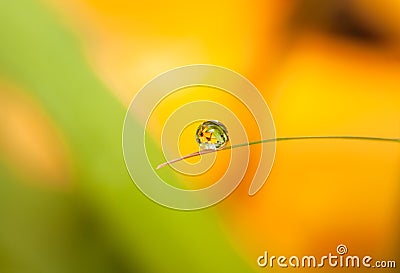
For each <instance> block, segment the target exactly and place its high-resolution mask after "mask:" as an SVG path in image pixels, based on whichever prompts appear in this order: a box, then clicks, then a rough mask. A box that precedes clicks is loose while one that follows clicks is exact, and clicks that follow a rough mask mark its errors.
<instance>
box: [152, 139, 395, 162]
mask: <svg viewBox="0 0 400 273" xmlns="http://www.w3.org/2000/svg"><path fill="white" fill-rule="evenodd" d="M307 139H340V140H368V141H386V142H398V143H400V138H383V137H364V136H298V137H277V138H270V139H262V140H257V141H251V142H246V143H240V144H235V145H231V146H227V147H224V148H222V149H218V150H201V151H198V152H194V153H191V154H187V155H185V156H182V157H179V158H175V159H173V160H170V161H167V162H164V163H162V164H160V165H158V166H157V168H156V169H157V170H158V169H161V168H163V167H165V166H167V165H170V164H173V163H175V162H178V161H181V160H184V159H187V158H191V157H196V156H199V155H203V154H209V153H215V152H218V151H223V150H229V149H236V148H240V147H245V146H251V145H256V144H262V143H268V142H277V141H289V140H307Z"/></svg>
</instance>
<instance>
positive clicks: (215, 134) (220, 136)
mask: <svg viewBox="0 0 400 273" xmlns="http://www.w3.org/2000/svg"><path fill="white" fill-rule="evenodd" d="M196 141H197V143H198V144H199V146H200V148H201V149H203V150H217V149H220V148H222V147H224V146H225V145H226V144H227V143H228V141H229V136H228V130H227V129H226V126H225V125H224V124H222V123H221V122H219V121H217V120H208V121H205V122H203V123H202V124H200V126H199V127H198V128H197V131H196Z"/></svg>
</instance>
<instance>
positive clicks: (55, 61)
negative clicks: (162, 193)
mask: <svg viewBox="0 0 400 273" xmlns="http://www.w3.org/2000/svg"><path fill="white" fill-rule="evenodd" d="M399 16H400V2H399V1H398V0H380V1H362V0H347V1H345V0H339V1H337V0H329V1H318V0H297V1H296V0H292V1H250V2H249V1H225V0H223V1H202V2H188V1H179V0H171V1H158V2H155V1H127V0H114V1H105V0H41V1H39V0H18V1H12V0H0V271H1V272H8V273H12V272H35V273H36V272H38V273H39V272H40V273H45V272H49V273H50V272H51V273H54V272H96V273H97V272H99V273H100V272H121V273H122V272H174V273H176V272H267V271H274V272H280V271H284V270H279V268H274V269H273V270H271V269H265V268H263V269H261V268H258V267H257V265H256V258H257V257H258V256H259V255H262V253H263V252H264V251H268V252H269V253H271V255H285V256H288V257H289V256H292V255H298V256H302V255H315V256H323V255H326V254H328V253H329V252H332V253H334V252H335V249H336V246H337V245H338V244H340V243H342V244H345V245H346V246H347V247H348V249H349V254H352V255H359V256H363V255H370V256H372V257H373V258H374V259H381V260H396V261H397V264H398V266H399V263H400V259H399V257H400V251H399V250H400V236H399V228H400V221H399V220H400V216H399V215H400V214H399V209H400V201H399V197H400V189H399V187H400V183H399V182H400V168H399V166H400V147H399V145H398V144H397V143H379V142H363V141H358V142H357V141H326V140H324V141H303V142H286V143H284V142H282V143H278V144H277V154H276V160H275V164H274V167H273V170H272V172H271V175H270V177H269V179H268V182H267V183H266V184H265V185H264V187H263V188H262V190H261V191H260V192H259V193H258V194H257V195H256V196H254V197H251V198H250V197H249V196H248V195H247V190H248V186H249V184H250V181H251V174H252V172H254V168H255V166H256V162H257V151H255V152H254V154H253V155H252V157H251V159H250V160H251V161H250V162H251V166H250V170H249V173H248V174H246V177H245V179H244V181H243V182H242V184H241V185H240V186H239V188H238V189H237V190H236V191H235V192H234V193H233V194H232V195H231V196H230V197H229V198H227V199H226V200H224V201H223V202H221V203H220V204H218V205H216V206H213V207H211V208H208V209H205V210H201V211H195V212H181V211H174V210H170V209H166V208H164V207H161V206H159V205H157V204H155V203H153V202H152V201H150V200H149V199H147V198H146V197H145V196H144V195H143V194H141V193H140V192H139V190H138V189H137V188H136V187H135V186H134V184H133V183H132V181H131V180H130V177H129V175H128V173H127V171H126V168H125V165H124V162H123V156H122V147H121V132H122V124H123V119H124V115H125V110H126V109H127V107H128V105H129V102H130V100H131V99H132V98H133V96H134V95H135V93H136V92H137V91H138V90H139V89H140V88H141V87H142V86H143V85H144V84H145V83H146V82H148V81H149V80H151V79H152V78H154V77H155V76H156V75H158V74H159V73H162V72H164V71H166V70H168V69H172V68H175V67H177V66H181V65H186V64H193V63H209V64H215V65H221V66H225V67H228V68H230V69H233V70H235V71H237V72H239V73H241V74H242V75H244V76H245V77H247V78H248V79H249V80H251V81H252V82H253V83H254V84H255V85H256V86H257V87H258V89H259V90H260V91H261V92H262V94H263V96H264V98H265V100H266V101H267V103H268V105H269V106H270V109H271V112H272V115H273V116H274V120H275V126H276V132H277V136H280V137H282V136H296V135H364V136H380V137H397V138H398V137H399V135H400V92H399V91H400V20H398V18H399ZM184 99H185V98H182V100H184ZM225 103H226V104H227V106H229V104H230V102H229V101H226V102H225ZM238 111H239V112H240V108H238ZM238 114H240V113H238ZM159 126H161V124H160V125H159ZM155 128H156V129H155V130H157V126H156V125H155ZM254 149H256V148H254ZM252 162H253V164H252ZM252 166H253V167H252ZM178 182H183V183H184V182H185V181H178ZM286 270H287V269H286ZM314 270H315V269H308V270H306V269H304V270H303V271H304V272H306V271H310V272H312V271H314ZM336 270H338V269H331V268H324V269H322V271H326V272H331V271H332V272H334V271H336ZM371 270H372V269H371ZM299 271H302V270H299ZM340 271H346V270H345V269H340ZM348 271H352V270H348ZM372 271H374V270H372ZM385 271H386V272H395V270H392V271H391V270H389V269H386V270H385Z"/></svg>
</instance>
